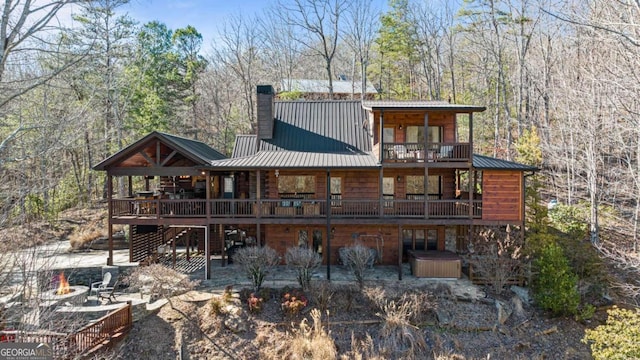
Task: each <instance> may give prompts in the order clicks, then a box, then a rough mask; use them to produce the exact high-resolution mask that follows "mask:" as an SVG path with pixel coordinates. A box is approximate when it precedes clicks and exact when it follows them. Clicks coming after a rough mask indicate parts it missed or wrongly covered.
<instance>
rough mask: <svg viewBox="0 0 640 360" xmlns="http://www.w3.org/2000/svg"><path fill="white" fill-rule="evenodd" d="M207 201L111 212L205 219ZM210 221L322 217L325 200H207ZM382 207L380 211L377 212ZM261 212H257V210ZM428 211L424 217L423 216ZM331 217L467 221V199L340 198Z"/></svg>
mask: <svg viewBox="0 0 640 360" xmlns="http://www.w3.org/2000/svg"><path fill="white" fill-rule="evenodd" d="M122 201H129V202H131V201H142V200H112V202H113V206H114V208H115V207H118V208H119V209H121V208H122V206H121V204H122ZM206 201H207V200H202V199H182V200H165V199H161V200H160V201H159V209H160V210H161V211H160V214H159V215H158V214H157V211H156V213H153V214H146V213H145V214H131V213H130V212H124V213H123V212H121V211H114V213H113V214H114V215H113V216H114V217H117V216H123V215H128V216H131V215H133V216H141V217H144V216H152V217H155V216H160V217H194V218H199V217H205V216H206V215H207V214H206ZM209 205H210V206H209V208H210V212H211V213H210V214H209V215H210V217H212V218H255V217H258V215H259V216H260V217H263V218H324V217H326V206H327V201H326V200H324V199H320V200H315V199H260V200H258V199H213V200H209ZM380 206H382V211H380ZM472 206H473V212H472V214H473V215H472V216H473V218H481V217H482V200H473V203H472ZM258 210H260V211H258ZM425 211H427V214H425ZM331 216H332V217H334V218H341V217H342V218H358V217H364V218H380V217H382V218H389V217H409V218H425V217H429V218H440V219H448V218H469V200H467V199H433V197H430V198H428V199H427V200H424V199H419V198H418V199H411V200H408V199H386V198H385V199H384V200H382V202H381V201H380V199H344V198H342V199H340V200H331Z"/></svg>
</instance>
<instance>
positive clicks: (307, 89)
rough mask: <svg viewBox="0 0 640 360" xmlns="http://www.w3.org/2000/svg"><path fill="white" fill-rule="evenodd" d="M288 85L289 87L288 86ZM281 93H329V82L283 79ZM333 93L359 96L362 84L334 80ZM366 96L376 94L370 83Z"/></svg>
mask: <svg viewBox="0 0 640 360" xmlns="http://www.w3.org/2000/svg"><path fill="white" fill-rule="evenodd" d="M289 84H290V85H291V86H289ZM281 85H282V91H300V92H303V93H320V94H328V93H329V80H311V79H285V80H282V83H281ZM332 85H333V92H334V93H338V94H351V93H352V92H353V93H354V94H360V93H362V84H361V83H360V81H348V80H347V81H345V80H334V81H333V82H332ZM366 93H367V94H377V93H378V91H377V90H376V88H375V87H373V85H372V84H371V83H368V84H367V92H366Z"/></svg>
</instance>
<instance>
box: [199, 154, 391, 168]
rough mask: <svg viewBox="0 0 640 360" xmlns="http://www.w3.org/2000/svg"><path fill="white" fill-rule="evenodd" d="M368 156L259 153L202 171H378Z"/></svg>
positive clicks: (221, 162) (373, 158)
mask: <svg viewBox="0 0 640 360" xmlns="http://www.w3.org/2000/svg"><path fill="white" fill-rule="evenodd" d="M380 166H381V165H380V163H379V162H378V160H377V159H376V158H375V157H374V156H373V155H371V154H362V153H354V154H345V153H310V152H300V151H260V152H258V153H256V154H255V155H252V156H245V157H240V158H233V159H225V160H216V161H212V162H211V164H210V165H209V166H206V167H202V169H203V170H240V169H242V170H259V169H353V170H358V169H362V170H365V169H379V168H380Z"/></svg>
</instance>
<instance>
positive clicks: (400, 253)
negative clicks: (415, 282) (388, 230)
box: [398, 224, 404, 280]
mask: <svg viewBox="0 0 640 360" xmlns="http://www.w3.org/2000/svg"><path fill="white" fill-rule="evenodd" d="M403 245H404V244H403V239H402V225H400V224H398V280H402V250H404V249H403V248H404V246H403Z"/></svg>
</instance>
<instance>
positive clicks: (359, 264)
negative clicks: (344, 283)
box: [340, 244, 375, 289]
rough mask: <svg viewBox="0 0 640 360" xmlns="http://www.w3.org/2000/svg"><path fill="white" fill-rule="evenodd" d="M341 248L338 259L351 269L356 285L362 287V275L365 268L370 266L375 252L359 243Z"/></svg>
mask: <svg viewBox="0 0 640 360" xmlns="http://www.w3.org/2000/svg"><path fill="white" fill-rule="evenodd" d="M341 250H342V251H341V252H340V260H341V261H342V263H343V264H345V265H347V266H348V267H349V268H350V269H351V271H352V272H353V275H354V276H355V278H356V282H357V283H358V286H360V289H362V288H363V287H364V276H365V273H366V270H367V269H368V268H369V267H371V265H372V264H373V261H374V260H375V252H373V251H371V250H372V249H370V248H368V247H366V246H363V245H361V244H356V245H353V246H348V247H345V248H342V249H341Z"/></svg>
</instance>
